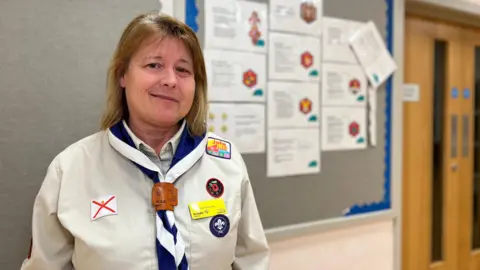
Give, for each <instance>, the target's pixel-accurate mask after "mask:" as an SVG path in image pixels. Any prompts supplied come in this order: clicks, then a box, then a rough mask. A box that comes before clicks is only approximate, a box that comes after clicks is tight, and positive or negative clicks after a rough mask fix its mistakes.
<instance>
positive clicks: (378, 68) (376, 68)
mask: <svg viewBox="0 0 480 270" xmlns="http://www.w3.org/2000/svg"><path fill="white" fill-rule="evenodd" d="M350 44H351V46H352V49H353V51H354V53H355V55H356V56H357V59H358V60H359V62H360V64H361V65H362V67H363V69H364V71H365V73H366V74H367V77H368V79H369V81H370V83H371V84H372V86H373V87H374V88H378V87H379V86H380V85H381V84H382V83H384V82H385V81H386V80H387V79H388V77H390V75H391V74H392V73H393V72H394V71H395V70H396V69H397V65H396V64H395V61H394V60H393V58H392V56H391V55H390V53H389V52H388V50H387V48H386V47H385V42H384V41H383V39H382V37H381V36H380V33H379V32H378V29H377V28H376V27H375V24H374V23H373V22H371V21H370V22H368V23H367V24H365V25H364V26H362V27H361V28H360V29H359V30H358V31H357V32H356V33H355V34H354V35H353V37H352V38H351V39H350Z"/></svg>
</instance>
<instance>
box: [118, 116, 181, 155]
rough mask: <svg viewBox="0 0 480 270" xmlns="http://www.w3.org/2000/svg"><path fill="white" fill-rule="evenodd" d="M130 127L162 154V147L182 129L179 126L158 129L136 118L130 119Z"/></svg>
mask: <svg viewBox="0 0 480 270" xmlns="http://www.w3.org/2000/svg"><path fill="white" fill-rule="evenodd" d="M128 126H129V128H130V130H132V132H133V133H135V135H136V136H137V137H138V138H140V140H142V141H143V142H145V143H146V144H147V145H148V146H150V147H152V148H153V150H155V153H157V155H159V154H160V151H161V150H162V147H163V146H164V145H165V144H166V143H167V142H168V140H170V139H171V138H172V137H173V136H175V133H177V131H178V130H179V129H180V126H179V125H178V124H176V125H173V126H170V127H158V126H154V125H151V124H148V123H145V122H142V121H139V120H137V119H135V118H132V117H131V118H130V119H128Z"/></svg>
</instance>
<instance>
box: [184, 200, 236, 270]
mask: <svg viewBox="0 0 480 270" xmlns="http://www.w3.org/2000/svg"><path fill="white" fill-rule="evenodd" d="M223 199H224V201H225V206H226V208H227V213H226V214H224V215H216V216H213V217H207V218H202V219H196V220H194V219H192V220H191V222H190V225H189V227H190V228H189V230H190V247H191V250H190V251H191V258H190V261H189V268H190V269H191V270H217V269H218V270H224V269H231V264H232V263H233V260H234V258H235V248H236V245H237V235H238V225H239V220H240V216H241V197H240V192H238V193H235V194H231V195H230V196H225V197H223Z"/></svg>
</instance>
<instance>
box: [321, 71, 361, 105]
mask: <svg viewBox="0 0 480 270" xmlns="http://www.w3.org/2000/svg"><path fill="white" fill-rule="evenodd" d="M322 76H323V78H322V105H324V106H329V105H345V106H365V105H366V103H367V78H366V77H365V74H364V73H363V69H362V68H361V67H360V66H359V65H348V64H335V63H323V72H322Z"/></svg>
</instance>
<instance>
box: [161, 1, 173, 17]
mask: <svg viewBox="0 0 480 270" xmlns="http://www.w3.org/2000/svg"><path fill="white" fill-rule="evenodd" d="M159 2H160V14H166V15H170V16H173V0H159Z"/></svg>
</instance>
